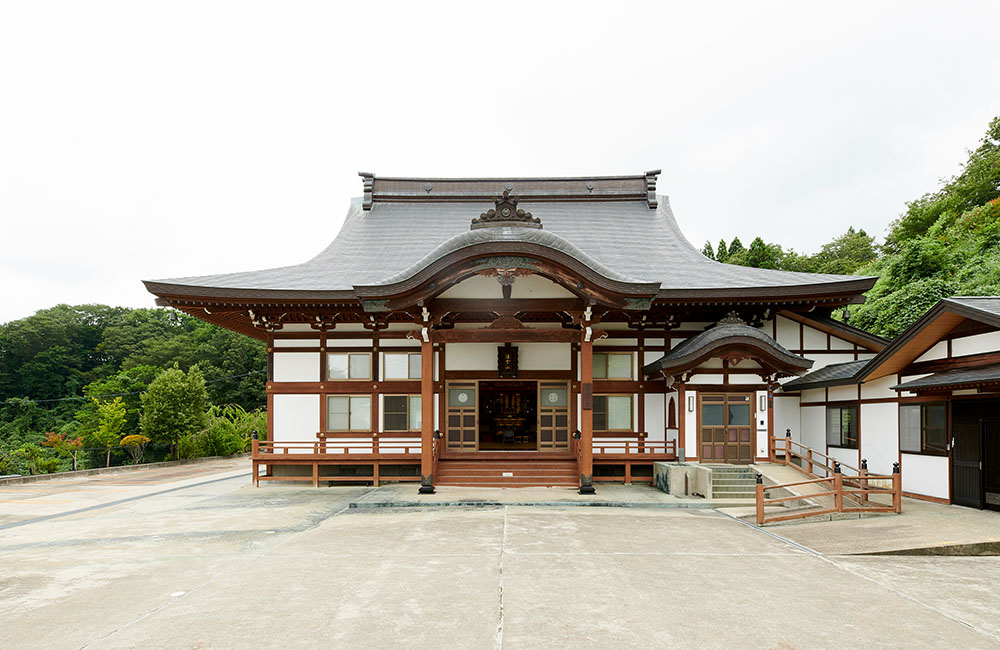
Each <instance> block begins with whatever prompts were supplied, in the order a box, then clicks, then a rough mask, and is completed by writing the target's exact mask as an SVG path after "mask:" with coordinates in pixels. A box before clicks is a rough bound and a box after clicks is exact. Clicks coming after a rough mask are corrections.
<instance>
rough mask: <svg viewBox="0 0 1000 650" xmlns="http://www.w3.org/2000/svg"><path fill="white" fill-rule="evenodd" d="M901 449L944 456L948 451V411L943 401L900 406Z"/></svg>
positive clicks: (908, 451)
mask: <svg viewBox="0 0 1000 650" xmlns="http://www.w3.org/2000/svg"><path fill="white" fill-rule="evenodd" d="M899 449H900V451H905V452H907V453H911V454H931V455H937V456H943V455H944V454H946V453H947V452H948V411H947V405H946V404H945V403H943V402H936V403H931V404H903V405H901V406H900V407H899Z"/></svg>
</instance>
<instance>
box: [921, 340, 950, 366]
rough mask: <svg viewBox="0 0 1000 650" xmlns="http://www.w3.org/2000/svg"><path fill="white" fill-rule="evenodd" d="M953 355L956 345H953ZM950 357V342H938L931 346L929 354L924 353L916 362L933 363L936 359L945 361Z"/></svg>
mask: <svg viewBox="0 0 1000 650" xmlns="http://www.w3.org/2000/svg"><path fill="white" fill-rule="evenodd" d="M952 345H953V347H952V353H955V352H954V351H955V348H954V344H952ZM947 357H948V342H947V341H938V342H937V343H935V344H934V345H932V346H931V348H930V349H929V350H927V352H924V353H923V354H921V355H920V356H919V357H917V358H916V359H915V361H933V360H934V359H945V358H947Z"/></svg>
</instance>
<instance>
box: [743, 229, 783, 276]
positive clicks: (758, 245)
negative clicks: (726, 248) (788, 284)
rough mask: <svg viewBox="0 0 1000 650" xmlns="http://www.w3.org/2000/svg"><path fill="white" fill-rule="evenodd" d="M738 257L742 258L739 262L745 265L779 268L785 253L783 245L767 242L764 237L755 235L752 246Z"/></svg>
mask: <svg viewBox="0 0 1000 650" xmlns="http://www.w3.org/2000/svg"><path fill="white" fill-rule="evenodd" d="M735 241H736V240H734V242H735ZM738 257H739V258H740V261H739V262H738V263H739V264H742V265H744V266H753V267H756V268H758V269H777V268H780V267H781V260H782V258H783V257H784V254H783V253H782V251H781V246H778V245H777V244H765V243H764V240H763V239H761V238H760V237H755V238H754V240H753V241H752V242H750V248H748V249H747V250H746V251H745V252H743V253H740V254H739V255H738Z"/></svg>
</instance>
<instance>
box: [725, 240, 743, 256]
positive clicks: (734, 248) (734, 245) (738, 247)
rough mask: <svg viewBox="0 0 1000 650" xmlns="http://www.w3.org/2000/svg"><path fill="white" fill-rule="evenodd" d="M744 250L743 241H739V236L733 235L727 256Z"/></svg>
mask: <svg viewBox="0 0 1000 650" xmlns="http://www.w3.org/2000/svg"><path fill="white" fill-rule="evenodd" d="M744 250H746V249H745V248H744V247H743V242H741V241H740V238H739V237H733V241H732V242H731V243H730V244H729V257H732V256H733V255H737V254H739V253H742V252H743V251H744Z"/></svg>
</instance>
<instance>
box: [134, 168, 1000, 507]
mask: <svg viewBox="0 0 1000 650" xmlns="http://www.w3.org/2000/svg"><path fill="white" fill-rule="evenodd" d="M658 174H659V172H656V171H653V172H647V173H645V174H639V175H634V176H612V177H580V178H505V179H438V178H382V177H378V176H375V175H373V174H367V173H362V174H361V177H362V181H363V196H362V197H361V198H358V199H355V200H354V201H353V202H352V204H351V207H350V210H349V212H348V215H347V218H346V220H345V222H344V225H343V227H342V228H341V231H340V233H339V234H338V235H337V237H336V238H335V239H334V240H333V242H331V243H330V244H329V246H327V248H326V249H325V250H323V251H322V252H321V253H320V254H319V255H317V256H316V257H314V258H313V259H311V260H309V261H308V262H305V263H303V264H299V265H296V266H289V267H282V268H272V269H265V270H259V271H247V272H241V273H231V274H224V275H214V276H203V277H187V278H178V279H172V280H158V281H147V282H146V283H145V284H146V287H147V288H148V290H149V291H150V292H152V293H153V294H155V295H156V296H157V304H159V305H162V306H169V307H174V308H176V309H179V310H181V311H184V312H186V313H188V314H191V315H194V316H196V317H198V318H201V319H203V320H205V321H208V322H211V323H215V324H217V325H220V326H223V327H226V328H229V329H232V330H235V331H238V332H243V333H245V334H247V335H248V336H253V337H255V338H258V339H260V340H263V341H265V342H266V343H267V351H268V370H267V400H268V432H267V438H266V440H261V441H260V442H259V443H256V444H255V451H254V458H253V464H254V469H255V476H256V474H257V472H256V469H257V467H258V466H264V467H266V473H265V474H264V475H261V476H260V477H259V478H260V480H311V481H312V482H313V484H316V485H318V484H319V483H320V482H324V483H325V482H328V481H359V480H367V481H372V482H373V483H375V484H377V483H379V482H380V481H404V480H412V481H417V482H419V483H420V488H419V489H420V491H421V492H432V491H433V490H434V486H435V485H449V484H451V485H501V486H512V487H513V486H526V485H564V486H573V487H577V488H579V489H580V491H582V492H591V491H593V490H594V483H595V482H599V481H619V482H621V481H624V482H636V481H651V480H652V465H653V463H654V462H659V461H666V460H677V459H683V460H686V461H687V462H697V463H706V464H749V463H754V462H760V461H766V460H768V459H769V458H770V459H772V460H773V459H774V458H775V455H776V454H780V453H781V445H780V444H777V445H776V440H777V441H779V443H780V442H781V441H783V439H785V438H786V437H787V438H788V439H789V440H791V441H794V442H795V443H796V444H798V445H801V446H804V447H808V448H809V449H814V450H815V452H816V453H817V454H822V455H824V456H825V457H826V458H830V459H836V460H837V462H843V463H845V464H847V463H851V464H858V465H859V466H860V465H861V464H862V463H861V461H862V459H865V460H867V462H868V465H869V466H870V467H871V468H872V471H876V472H879V473H882V474H888V473H890V472H891V471H892V470H893V464H894V463H899V464H900V467H901V470H900V471H901V473H902V481H903V489H904V490H906V491H907V492H908V493H910V494H913V495H917V496H926V497H931V498H936V499H943V500H949V499H952V498H955V499H956V500H957V501H962V500H963V499H966V496H965V495H966V494H968V495H972V493H973V492H975V499H973V498H972V497H971V496H969V498H968V499H967V501H968V502H969V503H970V504H972V505H974V504H975V503H978V504H979V505H980V506H982V505H987V504H994V505H1000V449H998V443H997V441H998V439H1000V430H998V429H997V426H998V421H997V420H996V419H995V418H994V416H995V414H997V413H998V407H1000V401H998V397H1000V392H998V391H1000V299H967V300H964V301H962V300H952V301H944V302H943V303H942V305H939V307H938V308H935V310H934V311H932V313H931V314H928V316H927V317H925V318H924V319H923V320H922V321H921V322H920V323H917V324H916V325H915V326H914V328H911V330H910V331H908V332H907V333H906V334H904V335H903V336H902V337H900V338H899V339H897V340H896V341H893V342H891V343H890V342H889V341H886V340H884V339H882V338H880V337H878V336H874V335H872V334H869V333H867V332H864V331H861V330H859V329H857V328H854V327H851V326H850V325H847V324H845V323H843V322H840V321H838V320H835V319H833V318H831V314H833V313H834V311H835V310H839V309H842V308H843V307H844V306H845V305H848V304H851V303H857V302H859V301H861V300H863V294H864V292H866V291H867V290H869V289H870V288H871V287H872V286H873V284H874V283H875V280H876V279H875V278H871V277H853V276H838V275H821V274H810V273H794V272H787V271H775V270H767V269H756V268H747V267H739V266H731V265H727V264H722V263H719V262H715V261H713V260H710V259H707V258H706V257H704V256H703V255H702V254H701V253H700V252H699V251H698V250H697V249H695V248H694V247H693V246H692V245H691V244H690V243H689V242H688V241H687V240H686V239H685V238H684V235H683V234H682V233H681V231H680V229H679V228H678V225H677V222H676V220H675V219H674V215H673V213H672V211H671V209H670V205H669V202H668V200H667V198H666V197H665V196H662V195H658V194H657V193H656V182H657V176H658ZM976 427H979V428H978V429H976V432H975V433H974V432H973V429H975V428H976ZM963 432H965V433H963ZM786 434H787V435H786ZM956 434H957V437H956ZM966 437H968V439H969V442H968V443H967V444H966V443H965V442H963V443H962V447H961V452H957V451H955V449H958V448H957V447H954V446H953V445H954V444H957V442H956V443H953V442H952V439H953V438H954V439H955V440H963V441H964V440H966ZM973 438H975V440H976V441H978V442H976V443H975V444H978V447H977V450H976V451H975V453H973V451H972V447H973V446H975V444H974V443H973V442H972V440H973ZM966 446H967V447H968V449H966ZM974 462H975V463H979V464H980V465H979V466H978V468H977V469H976V470H975V472H978V473H977V474H975V476H974V475H973V474H974V472H973V469H972V465H971V464H969V465H967V463H974ZM956 481H957V484H958V485H961V486H963V487H960V488H959V489H958V490H956V489H955V488H954V487H953V485H956ZM977 481H978V483H977ZM977 500H978V501H977Z"/></svg>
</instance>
